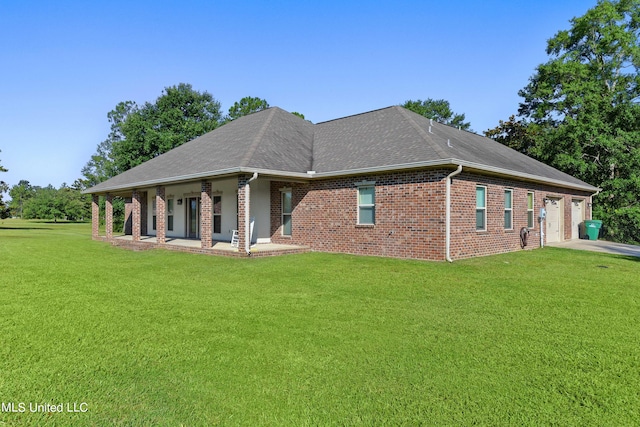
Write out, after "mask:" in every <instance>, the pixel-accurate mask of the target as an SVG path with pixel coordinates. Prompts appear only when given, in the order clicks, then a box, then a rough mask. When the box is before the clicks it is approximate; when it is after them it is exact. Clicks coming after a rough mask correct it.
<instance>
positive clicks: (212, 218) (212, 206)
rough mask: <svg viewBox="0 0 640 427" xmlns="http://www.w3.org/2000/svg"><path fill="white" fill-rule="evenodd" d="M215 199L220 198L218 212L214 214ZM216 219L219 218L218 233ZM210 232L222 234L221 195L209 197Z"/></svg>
mask: <svg viewBox="0 0 640 427" xmlns="http://www.w3.org/2000/svg"><path fill="white" fill-rule="evenodd" d="M216 197H219V198H220V212H219V213H216V209H215V206H216ZM216 217H220V231H218V232H216V220H215V218H216ZM211 232H212V233H213V234H221V233H222V194H220V193H217V194H212V195H211Z"/></svg>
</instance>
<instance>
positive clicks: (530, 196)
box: [527, 191, 535, 228]
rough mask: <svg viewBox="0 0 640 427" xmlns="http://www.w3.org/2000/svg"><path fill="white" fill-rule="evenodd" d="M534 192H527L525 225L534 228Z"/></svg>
mask: <svg viewBox="0 0 640 427" xmlns="http://www.w3.org/2000/svg"><path fill="white" fill-rule="evenodd" d="M534 206H535V204H534V193H533V191H529V192H528V193H527V227H528V228H534V226H535V223H534V221H533V220H534Z"/></svg>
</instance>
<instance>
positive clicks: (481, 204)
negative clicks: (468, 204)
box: [476, 185, 487, 231]
mask: <svg viewBox="0 0 640 427" xmlns="http://www.w3.org/2000/svg"><path fill="white" fill-rule="evenodd" d="M486 229H487V187H483V186H481V185H478V186H477V187H476V231H485V230H486Z"/></svg>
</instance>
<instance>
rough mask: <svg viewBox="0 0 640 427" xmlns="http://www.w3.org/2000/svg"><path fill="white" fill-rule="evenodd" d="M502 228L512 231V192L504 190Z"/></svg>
mask: <svg viewBox="0 0 640 427" xmlns="http://www.w3.org/2000/svg"><path fill="white" fill-rule="evenodd" d="M504 228H505V230H513V190H504Z"/></svg>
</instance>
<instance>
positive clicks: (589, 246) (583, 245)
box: [547, 239, 640, 258]
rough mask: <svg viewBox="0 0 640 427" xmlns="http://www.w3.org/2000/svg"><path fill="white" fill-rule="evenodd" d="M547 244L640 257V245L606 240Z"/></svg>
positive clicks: (567, 241)
mask: <svg viewBox="0 0 640 427" xmlns="http://www.w3.org/2000/svg"><path fill="white" fill-rule="evenodd" d="M547 246H552V247H556V248H568V249H578V250H582V251H592V252H604V253H608V254H614V255H626V256H633V257H638V258H640V246H636V245H625V244H622V243H613V242H607V241H606V240H583V239H575V240H565V241H564V242H559V243H550V244H547Z"/></svg>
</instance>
